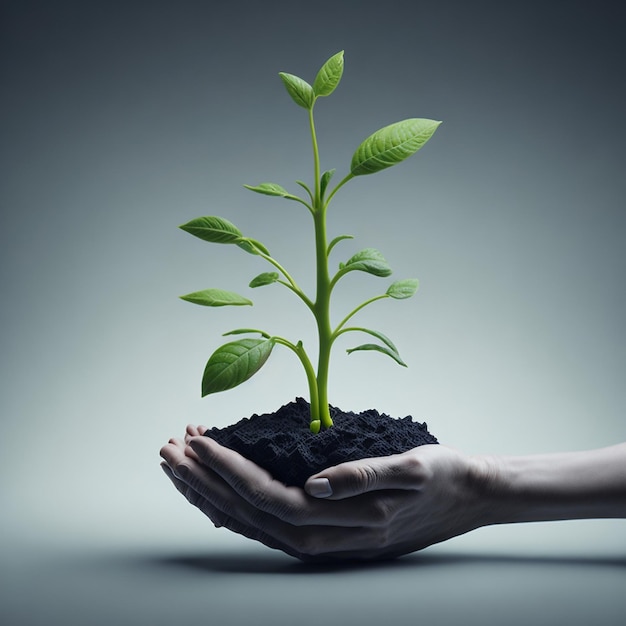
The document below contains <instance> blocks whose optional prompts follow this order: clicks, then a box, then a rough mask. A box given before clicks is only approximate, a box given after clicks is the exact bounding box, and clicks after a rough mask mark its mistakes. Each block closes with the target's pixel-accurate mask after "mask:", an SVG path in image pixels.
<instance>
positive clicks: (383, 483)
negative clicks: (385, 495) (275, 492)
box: [304, 454, 422, 500]
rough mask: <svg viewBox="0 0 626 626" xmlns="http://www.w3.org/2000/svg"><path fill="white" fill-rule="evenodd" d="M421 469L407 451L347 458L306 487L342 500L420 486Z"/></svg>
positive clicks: (311, 492)
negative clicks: (363, 457) (348, 459)
mask: <svg viewBox="0 0 626 626" xmlns="http://www.w3.org/2000/svg"><path fill="white" fill-rule="evenodd" d="M421 469H422V468H420V466H419V463H416V462H415V460H412V459H411V457H409V456H407V455H406V454H394V455H391V456H386V457H376V458H370V459H361V460H359V461H348V462H346V463H342V464H341V465H335V466H334V467H329V468H327V469H325V470H323V471H321V472H318V473H317V474H314V475H313V476H311V477H310V478H309V479H308V480H307V481H306V483H305V484H304V490H305V491H306V492H307V493H308V494H309V495H310V496H313V497H315V498H328V499H330V500H342V499H343V498H350V497H352V496H357V495H360V494H363V493H367V492H369V491H379V490H382V489H417V488H418V487H419V485H420V483H421V482H422V480H421V478H422V477H421V472H420V470H421Z"/></svg>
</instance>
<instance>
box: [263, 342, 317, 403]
mask: <svg viewBox="0 0 626 626" xmlns="http://www.w3.org/2000/svg"><path fill="white" fill-rule="evenodd" d="M272 339H274V340H275V341H276V343H279V344H281V345H283V346H286V347H287V348H289V349H290V350H293V351H294V352H295V354H296V356H297V357H298V358H299V359H300V362H301V363H302V365H303V367H304V371H305V373H306V379H307V382H308V384H309V395H310V404H311V414H312V415H318V413H319V397H318V393H317V379H316V376H315V370H314V369H313V365H312V363H311V360H310V359H309V357H308V355H307V353H306V351H305V349H304V347H303V346H302V342H301V341H299V342H298V344H297V345H294V344H293V343H291V342H290V341H287V340H286V339H283V338H282V337H272Z"/></svg>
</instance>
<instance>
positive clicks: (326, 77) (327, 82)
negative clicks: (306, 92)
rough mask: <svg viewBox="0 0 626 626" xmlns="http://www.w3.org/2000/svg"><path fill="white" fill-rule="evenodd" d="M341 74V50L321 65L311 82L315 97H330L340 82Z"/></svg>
mask: <svg viewBox="0 0 626 626" xmlns="http://www.w3.org/2000/svg"><path fill="white" fill-rule="evenodd" d="M342 74H343V50H342V51H341V52H338V53H337V54H335V55H333V56H332V57H330V59H328V61H326V63H324V65H322V67H321V69H320V71H319V72H318V73H317V76H316V77H315V81H314V82H313V92H314V93H315V95H316V96H330V94H331V93H332V92H333V91H335V88H336V87H337V85H338V84H339V81H340V80H341V75H342Z"/></svg>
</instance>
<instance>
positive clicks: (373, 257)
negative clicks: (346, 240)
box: [342, 248, 391, 277]
mask: <svg viewBox="0 0 626 626" xmlns="http://www.w3.org/2000/svg"><path fill="white" fill-rule="evenodd" d="M353 270H358V271H360V272H367V273H368V274H373V275H374V276H381V277H384V276H389V275H390V274H391V268H390V267H389V265H388V264H387V261H385V258H384V257H383V255H382V254H381V253H380V252H379V251H378V250H376V249H374V248H365V249H364V250H361V251H359V252H357V253H356V254H355V255H354V256H352V257H350V258H349V259H348V260H347V261H346V263H345V264H344V266H343V268H342V271H343V272H344V273H345V272H351V271H353Z"/></svg>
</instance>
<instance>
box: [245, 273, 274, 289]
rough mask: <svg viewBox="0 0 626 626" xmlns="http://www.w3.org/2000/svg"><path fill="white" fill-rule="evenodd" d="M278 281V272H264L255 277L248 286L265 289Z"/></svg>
mask: <svg viewBox="0 0 626 626" xmlns="http://www.w3.org/2000/svg"><path fill="white" fill-rule="evenodd" d="M277 280H278V272H263V273H262V274H259V275H258V276H255V277H254V278H253V279H252V280H251V281H250V284H249V285H248V286H249V287H252V288H253V289H254V288H255V287H263V286H264V285H271V284H272V283H275V282H276V281H277Z"/></svg>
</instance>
